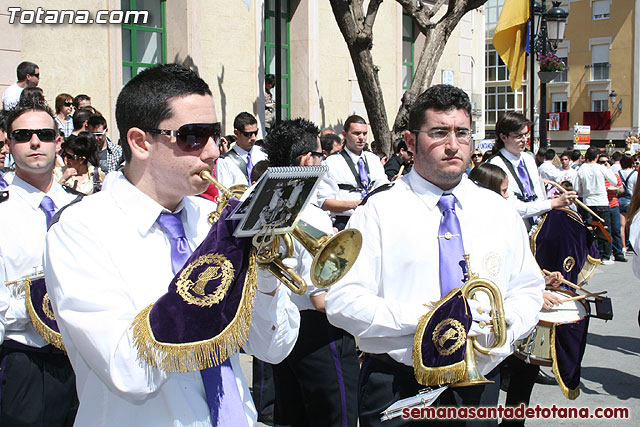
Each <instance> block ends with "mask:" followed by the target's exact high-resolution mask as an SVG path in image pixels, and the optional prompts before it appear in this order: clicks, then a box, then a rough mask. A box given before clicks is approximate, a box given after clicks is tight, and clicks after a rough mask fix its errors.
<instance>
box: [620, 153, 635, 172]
mask: <svg viewBox="0 0 640 427" xmlns="http://www.w3.org/2000/svg"><path fill="white" fill-rule="evenodd" d="M632 166H633V157H631V156H630V155H628V154H624V155H623V156H622V157H621V158H620V167H621V168H622V169H629V168H630V167H632Z"/></svg>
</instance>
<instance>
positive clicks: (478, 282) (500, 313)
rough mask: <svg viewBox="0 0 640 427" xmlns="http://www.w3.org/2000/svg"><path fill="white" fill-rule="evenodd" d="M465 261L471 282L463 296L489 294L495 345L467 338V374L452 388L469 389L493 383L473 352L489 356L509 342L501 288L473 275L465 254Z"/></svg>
mask: <svg viewBox="0 0 640 427" xmlns="http://www.w3.org/2000/svg"><path fill="white" fill-rule="evenodd" d="M464 259H465V261H466V263H467V274H468V277H469V280H467V282H466V283H465V284H464V285H463V286H462V296H463V297H465V298H467V299H469V298H473V296H474V295H475V294H476V292H478V291H482V292H484V293H485V294H487V296H488V297H489V305H490V306H491V325H492V326H493V335H494V343H493V346H492V347H491V348H487V347H484V346H482V345H480V344H478V340H477V339H476V338H475V337H471V338H469V337H467V347H466V350H465V355H464V360H465V363H466V366H467V372H465V377H464V378H463V379H462V381H459V382H457V383H454V384H451V385H450V386H451V387H467V386H474V385H478V384H490V383H492V382H493V381H489V380H488V379H486V378H485V377H484V375H482V373H481V372H480V369H478V364H477V363H476V356H475V354H474V352H473V350H474V349H476V350H478V351H479V352H480V353H483V354H489V352H490V351H491V350H492V349H493V348H498V347H502V346H503V345H504V344H505V343H506V342H507V322H506V320H505V315H504V308H503V305H502V294H501V293H500V288H498V286H497V285H496V284H495V283H493V282H492V281H490V280H487V279H481V278H478V276H477V275H474V274H473V273H471V264H470V262H469V255H466V254H465V255H464Z"/></svg>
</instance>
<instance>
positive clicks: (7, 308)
mask: <svg viewBox="0 0 640 427" xmlns="http://www.w3.org/2000/svg"><path fill="white" fill-rule="evenodd" d="M8 190H9V194H10V196H9V199H8V200H7V201H5V202H4V203H0V224H2V226H1V228H0V229H1V230H2V232H0V288H1V290H0V312H2V315H3V316H4V321H3V326H4V328H6V335H5V338H8V339H12V340H13V341H16V342H19V343H21V344H25V345H28V346H31V347H44V346H46V345H47V344H48V342H47V341H45V339H44V338H42V337H41V336H40V334H38V333H37V332H36V330H35V329H34V328H33V325H32V324H31V320H30V318H29V315H28V314H27V308H26V306H25V302H24V291H22V292H19V291H18V289H16V287H15V286H11V287H9V288H7V287H6V286H4V283H5V282H7V281H13V280H17V279H20V278H22V277H24V276H30V275H33V274H34V273H35V272H36V271H42V256H43V253H44V241H45V235H46V234H47V217H46V216H45V213H44V211H43V210H42V209H40V202H42V198H43V197H44V196H45V193H43V192H42V191H40V190H38V189H37V188H35V187H34V186H32V185H31V184H28V183H26V182H25V181H23V180H22V179H21V178H20V177H18V176H16V177H15V178H14V179H13V183H12V184H11V185H10V186H9V187H8ZM46 195H47V196H49V197H50V198H51V200H53V205H54V206H55V208H56V210H58V209H60V208H61V207H63V206H65V205H67V204H68V203H70V202H71V201H73V200H74V199H75V198H76V197H77V196H75V195H72V194H69V193H67V192H66V191H64V189H63V188H62V186H61V185H60V184H58V183H57V182H55V180H54V182H53V185H52V186H51V189H50V190H49V192H48V193H46Z"/></svg>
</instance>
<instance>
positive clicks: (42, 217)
mask: <svg viewBox="0 0 640 427" xmlns="http://www.w3.org/2000/svg"><path fill="white" fill-rule="evenodd" d="M6 126H7V142H8V144H9V147H10V149H11V153H12V155H13V158H14V160H15V165H16V174H15V177H14V179H13V182H12V183H11V185H10V186H9V187H8V191H9V194H10V197H9V199H8V200H6V201H5V202H3V203H0V223H1V224H4V226H3V227H2V232H1V233H0V285H2V286H0V319H1V320H0V323H2V325H1V327H0V332H4V333H0V337H4V342H3V343H2V350H1V352H0V359H1V362H0V364H1V366H2V385H1V387H2V390H1V392H2V402H1V404H0V425H3V426H4V425H48V426H49V425H50V426H72V425H73V421H74V417H75V413H76V410H77V408H78V399H77V397H76V390H75V377H74V374H73V370H72V368H71V364H70V363H69V359H68V358H67V356H66V355H65V354H64V352H63V351H62V350H59V349H58V348H56V347H53V346H52V345H51V344H49V342H48V341H47V340H46V339H45V338H43V336H41V335H40V333H39V332H37V331H36V327H35V326H34V325H35V323H33V322H32V320H31V318H30V316H29V315H28V314H27V305H26V301H25V291H24V288H21V286H22V285H21V284H18V283H17V284H14V285H11V286H10V287H7V286H4V283H5V282H8V281H16V280H20V279H22V278H24V277H27V276H31V278H32V280H33V281H34V282H35V281H36V279H38V278H39V274H41V271H42V265H43V253H44V247H45V235H46V232H47V226H48V225H49V224H50V221H51V219H52V217H53V215H54V213H55V211H58V210H59V209H61V208H62V207H64V206H65V205H67V204H68V203H70V202H71V201H73V200H74V199H75V198H76V195H75V194H69V193H67V192H66V191H65V189H63V187H62V186H61V185H60V184H58V183H57V182H56V180H55V179H54V176H53V168H54V165H55V160H56V150H57V148H58V147H59V144H60V143H61V142H62V138H61V137H60V136H59V134H58V129H57V126H56V124H55V121H54V117H53V112H52V111H51V110H50V109H49V107H48V106H47V105H46V104H32V105H22V104H20V105H18V106H17V107H15V108H14V109H13V110H10V111H9V113H8V116H7V120H6ZM11 224H13V225H14V226H10V225H11ZM38 272H40V273H38ZM34 286H35V285H34ZM31 289H32V290H33V289H34V288H31ZM37 330H38V331H41V330H40V329H39V328H38V329H37Z"/></svg>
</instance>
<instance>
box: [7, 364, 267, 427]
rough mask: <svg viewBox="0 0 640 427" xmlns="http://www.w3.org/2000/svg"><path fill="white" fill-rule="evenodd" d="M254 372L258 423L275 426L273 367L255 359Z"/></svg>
mask: <svg viewBox="0 0 640 427" xmlns="http://www.w3.org/2000/svg"><path fill="white" fill-rule="evenodd" d="M252 371H253V382H252V384H253V385H252V387H251V395H252V397H253V403H254V404H255V405H256V409H257V411H258V421H260V422H263V423H265V424H269V425H273V408H274V405H275V401H276V390H275V386H274V384H273V365H272V364H270V363H267V362H264V361H262V360H260V359H258V358H257V357H254V358H253V364H252ZM0 427H1V426H0Z"/></svg>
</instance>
